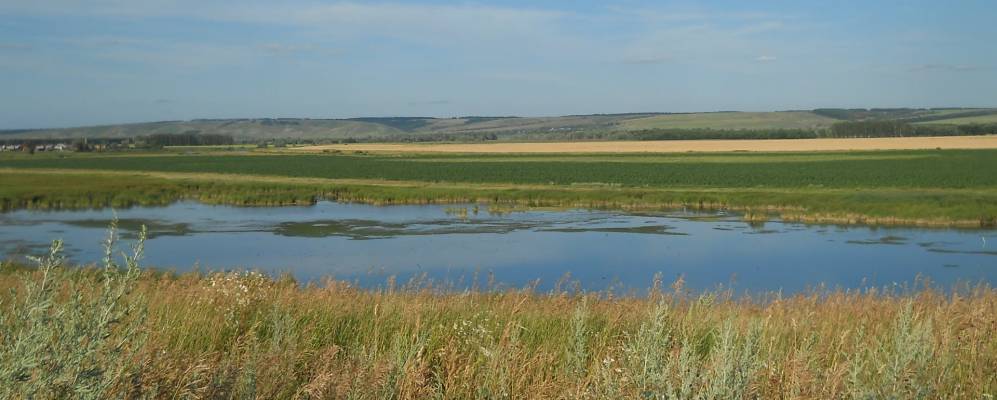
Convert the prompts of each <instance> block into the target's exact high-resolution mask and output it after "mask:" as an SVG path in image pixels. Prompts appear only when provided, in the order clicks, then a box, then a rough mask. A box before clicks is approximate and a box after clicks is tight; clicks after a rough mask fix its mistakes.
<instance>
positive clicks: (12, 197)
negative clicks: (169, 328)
mask: <svg viewBox="0 0 997 400" xmlns="http://www.w3.org/2000/svg"><path fill="white" fill-rule="evenodd" d="M0 168H2V170H0V177H2V178H3V180H4V182H5V185H3V187H2V188H0V190H2V192H0V194H2V196H3V203H4V204H5V208H19V207H26V206H34V207H58V205H59V204H66V205H71V204H74V201H73V200H72V199H73V198H74V197H79V196H86V199H89V200H90V201H97V200H99V199H104V200H107V199H108V196H109V195H107V194H105V195H99V193H102V191H101V189H100V188H101V187H103V184H102V182H106V183H107V184H108V185H110V186H108V187H107V189H106V192H109V193H111V194H113V195H111V198H112V199H119V200H120V201H124V202H126V203H127V202H129V201H131V202H137V203H139V204H141V202H142V201H141V199H142V198H143V197H144V196H136V198H135V199H130V200H125V199H127V198H128V192H129V191H135V192H141V193H152V194H153V195H152V197H153V198H156V199H157V200H149V201H150V202H154V203H156V202H162V201H165V200H164V199H168V198H172V199H176V198H182V197H184V196H194V197H195V198H197V197H203V198H206V199H215V201H218V202H226V200H225V199H228V201H227V202H230V203H233V204H252V203H254V202H256V203H259V204H298V203H302V202H305V203H307V202H312V201H314V199H315V198H332V199H340V200H346V201H364V202H372V203H386V204H390V203H424V202H461V201H464V202H466V201H484V202H492V203H502V202H509V203H514V204H519V205H533V206H560V207H575V206H580V207H608V208H668V207H694V208H707V209H709V208H714V209H715V208H730V209H738V210H745V211H749V212H755V213H762V214H764V213H768V212H775V213H777V214H779V215H781V216H782V217H784V218H790V219H798V220H813V221H815V222H817V221H827V222H844V223H848V222H853V223H854V222H863V221H864V222H876V221H879V222H883V223H909V224H927V225H947V224H955V225H962V226H980V225H984V226H986V225H991V224H993V221H994V218H995V216H997V177H995V176H994V174H992V173H991V172H990V171H993V170H995V169H997V151H994V150H921V151H889V152H832V153H726V154H724V153H702V154H700V153H679V154H668V155H665V154H656V155H645V154H617V155H547V156H537V155H503V154H493V155H480V154H479V155H475V156H474V157H469V156H467V155H461V154H408V155H399V154H385V155H371V154H360V155H357V154H268V153H257V154H253V155H218V154H214V155H163V154H148V155H127V154H123V155H109V156H98V155H74V156H69V157H64V158H59V157H52V156H47V157H35V158H32V157H24V156H21V157H10V158H6V159H2V160H0ZM39 174H41V175H45V176H50V177H58V180H57V182H60V183H59V184H54V185H52V186H51V187H49V186H48V185H47V184H46V182H50V179H49V178H40V177H38V176H37V175H39ZM80 174H87V176H86V177H83V176H80ZM143 175H147V176H153V177H155V178H156V179H151V180H148V181H143V180H142V178H141V177H142V176H143ZM122 176H125V177H123V178H122ZM116 177H118V178H116ZM126 178H127V179H129V180H135V181H137V182H138V184H136V185H135V189H134V190H126V191H125V192H124V193H119V192H118V191H116V190H114V189H111V188H112V187H117V186H116V185H115V184H114V181H115V179H126ZM53 179H54V178H53ZM38 182H41V183H38ZM47 187H49V189H46V188H47ZM140 188H141V189H140ZM163 188H169V190H165V191H163V192H162V196H158V195H155V193H160V192H159V190H161V189H163ZM47 196H51V197H47ZM55 199H59V200H55ZM759 216H760V215H759Z"/></svg>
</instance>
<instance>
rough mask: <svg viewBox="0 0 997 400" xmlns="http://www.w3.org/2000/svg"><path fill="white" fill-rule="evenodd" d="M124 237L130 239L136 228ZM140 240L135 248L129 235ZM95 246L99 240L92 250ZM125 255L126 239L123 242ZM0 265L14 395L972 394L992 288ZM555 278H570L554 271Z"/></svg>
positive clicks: (995, 302) (996, 315)
mask: <svg viewBox="0 0 997 400" xmlns="http://www.w3.org/2000/svg"><path fill="white" fill-rule="evenodd" d="M140 243H141V242H140ZM138 250H141V249H140V248H139V249H138ZM109 254H110V252H109ZM135 254H140V251H136V252H135ZM135 259H136V258H135V257H131V258H128V259H126V265H125V268H123V269H122V268H118V267H117V265H114V264H111V263H108V262H106V261H105V265H104V267H103V268H97V269H94V268H66V267H65V266H64V262H63V261H62V258H61V256H60V252H59V246H58V243H57V244H56V245H55V246H53V250H52V252H51V254H50V256H49V257H46V258H44V259H42V260H40V264H39V267H38V268H37V269H32V268H12V267H11V266H4V268H3V271H2V273H0V288H2V289H5V290H3V291H0V302H2V303H0V304H2V305H3V307H2V308H0V354H2V355H3V358H2V359H3V360H4V362H3V363H2V364H3V365H2V366H0V373H2V374H3V376H2V377H0V379H2V380H3V381H2V383H3V384H2V385H0V393H2V394H3V395H4V396H5V397H13V398H41V397H44V398H62V397H78V398H132V397H144V398H160V397H168V398H349V399H384V398H393V399H416V398H418V399H422V398H442V399H460V398H649V399H750V398H828V399H830V398H835V399H837V398H846V399H867V398H890V399H928V398H953V399H957V398H966V399H980V398H989V397H991V396H993V394H994V393H995V391H997V340H995V339H994V338H995V337H997V291H995V290H994V289H992V288H989V287H986V286H977V287H957V288H953V290H952V291H950V292H947V293H943V292H939V291H935V290H933V289H931V288H929V287H926V288H923V289H922V288H918V289H891V290H877V289H865V290H856V291H848V292H845V291H815V292H813V293H810V294H801V295H797V296H793V297H786V298H784V297H782V296H780V295H778V294H771V295H767V296H762V295H759V296H756V297H750V298H749V297H744V298H741V297H735V296H733V295H732V294H731V293H730V292H725V291H719V292H710V293H702V294H690V293H688V292H686V291H685V290H684V289H683V287H682V282H681V281H678V282H675V283H674V284H673V285H672V286H671V288H664V287H663V286H662V283H661V282H660V281H655V282H653V283H651V289H650V291H649V293H648V295H647V296H646V297H629V296H623V297H620V296H618V295H614V294H612V293H610V292H605V293H585V292H580V291H577V290H572V289H561V288H558V289H555V290H553V291H551V292H549V293H537V292H535V291H533V290H531V289H529V288H525V289H522V290H502V291H495V290H490V289H488V288H483V289H477V290H472V291H465V292H458V293H453V292H450V291H449V290H447V289H446V286H434V285H433V284H431V283H430V282H424V281H419V280H413V281H411V282H408V283H406V284H403V285H396V284H395V283H394V282H392V281H390V280H389V281H388V282H387V283H386V284H385V286H383V287H382V288H380V289H374V290H364V289H358V288H355V287H353V286H351V285H350V284H348V283H345V282H339V281H332V280H329V281H325V282H323V283H322V284H321V285H307V286H300V285H299V284H297V283H296V282H294V281H293V280H291V279H289V278H281V279H276V280H275V279H271V278H269V277H266V276H263V275H260V274H257V273H253V272H237V271H233V272H226V273H189V274H183V275H173V274H164V273H159V272H155V271H148V270H147V271H144V272H141V273H139V272H138V271H139V270H138V269H137V268H136V263H135ZM569 286H570V285H569Z"/></svg>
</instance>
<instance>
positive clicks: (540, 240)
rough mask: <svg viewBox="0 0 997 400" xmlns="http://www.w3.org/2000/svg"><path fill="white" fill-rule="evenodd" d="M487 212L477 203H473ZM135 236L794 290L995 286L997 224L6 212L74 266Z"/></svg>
mask: <svg viewBox="0 0 997 400" xmlns="http://www.w3.org/2000/svg"><path fill="white" fill-rule="evenodd" d="M475 211H477V212H475ZM115 212H116V213H117V217H118V218H119V220H120V234H121V237H122V244H123V245H127V244H129V243H130V241H132V240H134V238H135V235H136V233H137V231H138V227H139V226H141V225H142V224H145V225H147V226H148V229H149V240H148V242H147V245H146V248H147V251H146V256H145V259H144V260H145V261H144V263H143V264H144V265H150V266H156V267H159V268H165V269H175V270H177V271H184V270H190V269H191V268H196V267H199V268H201V269H202V270H220V269H242V268H249V269H257V270H261V271H266V272H271V273H280V272H290V273H292V274H293V275H294V276H295V277H296V278H297V279H298V280H300V281H312V280H317V279H321V278H323V277H334V278H337V279H345V280H350V281H355V282H357V283H359V284H360V285H363V286H368V287H374V286H379V285H384V284H385V282H386V280H387V278H388V277H389V276H396V279H397V281H398V282H405V281H406V280H408V279H410V278H412V277H414V276H425V277H426V278H428V279H432V280H434V281H436V282H443V281H445V282H450V283H451V284H453V285H455V286H458V287H464V286H469V285H471V284H472V281H473V280H474V278H475V277H477V282H478V283H479V284H482V285H483V284H485V282H486V281H487V280H489V279H490V280H492V281H493V282H495V284H496V285H499V286H500V287H523V286H525V285H528V284H530V283H531V282H532V281H534V280H539V288H540V289H542V290H546V289H550V288H552V287H554V285H556V284H557V283H558V281H559V280H562V279H563V278H564V277H565V276H566V274H570V279H569V281H577V282H578V283H579V284H580V285H581V286H582V287H583V288H584V289H587V290H605V289H608V288H615V289H620V290H629V289H637V290H641V289H645V288H647V287H648V286H650V285H651V283H652V280H653V277H654V275H655V274H656V273H661V275H662V277H663V279H664V280H665V282H666V283H667V282H670V281H673V280H675V279H676V278H678V277H680V276H682V277H684V280H685V284H686V287H688V288H691V289H693V290H700V289H714V288H717V287H720V286H723V287H725V288H727V287H733V288H734V289H735V290H736V291H739V292H742V291H748V292H761V291H779V290H781V291H782V292H783V293H793V292H798V291H801V290H806V289H807V288H809V287H813V286H816V285H821V284H823V285H826V286H828V287H831V288H836V287H841V288H863V287H869V286H890V285H893V284H894V283H896V284H904V283H910V282H913V281H914V280H915V279H916V278H917V277H919V276H920V277H922V278H929V279H930V280H931V281H932V282H934V283H936V284H938V285H941V286H943V287H948V286H951V285H953V284H955V283H960V282H963V283H979V282H984V283H988V284H993V283H995V282H997V231H994V230H943V229H913V228H873V227H839V226H819V225H804V224H796V223H784V222H779V221H773V222H767V223H765V224H761V225H759V224H748V223H746V222H743V221H741V220H740V218H739V217H738V216H737V215H728V214H701V213H698V214H696V213H683V212H668V213H626V212H611V211H589V210H570V211H542V210H533V211H522V212H512V213H498V212H489V211H488V210H487V209H486V208H484V207H482V208H481V209H477V208H475V207H474V206H472V205H467V206H459V207H454V206H439V205H428V206H387V207H383V206H368V205H358V204H339V203H332V202H322V203H319V204H317V205H315V206H310V207H260V208H244V207H231V206H210V205H203V204H199V203H193V202H181V203H176V204H173V205H171V206H168V207H140V208H131V209H126V210H117V211H113V210H89V211H27V210H23V211H16V212H9V213H4V214H0V257H3V258H7V259H11V258H18V257H23V255H25V254H37V253H40V252H42V251H44V249H46V248H47V246H48V243H49V242H50V241H51V240H52V239H57V238H61V239H64V240H65V242H66V247H67V253H68V255H69V257H70V259H72V260H73V261H75V262H80V263H91V262H96V261H98V260H100V259H101V257H102V249H101V241H102V240H103V239H104V237H105V232H106V227H107V225H108V223H109V221H110V220H111V219H112V218H113V216H114V213H115Z"/></svg>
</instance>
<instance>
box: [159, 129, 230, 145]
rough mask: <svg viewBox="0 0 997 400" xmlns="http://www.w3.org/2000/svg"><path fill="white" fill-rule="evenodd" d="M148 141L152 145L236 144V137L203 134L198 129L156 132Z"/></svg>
mask: <svg viewBox="0 0 997 400" xmlns="http://www.w3.org/2000/svg"><path fill="white" fill-rule="evenodd" d="M146 142H147V143H148V144H149V145H150V146H154V147H163V146H225V145H233V144H235V139H234V138H232V136H231V135H221V134H214V133H205V134H202V133H200V132H198V131H187V132H183V133H154V134H152V135H149V137H148V138H147V139H146Z"/></svg>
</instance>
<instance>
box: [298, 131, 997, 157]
mask: <svg viewBox="0 0 997 400" xmlns="http://www.w3.org/2000/svg"><path fill="white" fill-rule="evenodd" d="M935 148H942V149H997V136H995V135H988V136H947V137H913V138H858V139H770V140H656V141H617V142H540V143H473V144H457V143H446V144H407V143H360V144H332V145H322V146H306V147H298V148H294V149H289V151H298V152H321V151H324V150H328V151H332V150H340V151H370V152H388V153H675V152H689V151H701V152H729V151H756V152H778V151H844V150H916V149H935Z"/></svg>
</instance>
